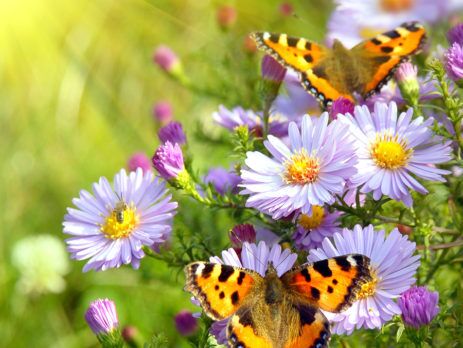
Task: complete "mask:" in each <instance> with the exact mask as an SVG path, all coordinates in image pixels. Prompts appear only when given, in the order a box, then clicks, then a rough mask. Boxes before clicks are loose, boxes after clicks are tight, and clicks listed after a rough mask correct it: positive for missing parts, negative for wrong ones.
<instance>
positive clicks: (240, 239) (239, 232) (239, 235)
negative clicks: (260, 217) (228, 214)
mask: <svg viewBox="0 0 463 348" xmlns="http://www.w3.org/2000/svg"><path fill="white" fill-rule="evenodd" d="M229 237H230V242H231V245H232V247H233V248H234V249H235V250H239V251H241V247H242V246H243V243H244V242H247V243H255V242H256V230H255V229H254V226H253V225H251V224H240V225H235V226H234V227H233V228H232V230H231V231H230V234H229Z"/></svg>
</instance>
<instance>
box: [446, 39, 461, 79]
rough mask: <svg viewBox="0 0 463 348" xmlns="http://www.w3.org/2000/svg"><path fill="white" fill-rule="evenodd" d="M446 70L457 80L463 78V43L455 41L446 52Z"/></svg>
mask: <svg viewBox="0 0 463 348" xmlns="http://www.w3.org/2000/svg"><path fill="white" fill-rule="evenodd" d="M444 57H445V70H446V71H447V75H448V76H449V77H450V78H451V79H452V80H453V81H455V82H459V81H461V80H462V79H463V44H461V45H460V44H459V43H457V42H455V43H454V44H453V45H452V47H450V48H449V49H448V51H447V52H446V53H445V54H444Z"/></svg>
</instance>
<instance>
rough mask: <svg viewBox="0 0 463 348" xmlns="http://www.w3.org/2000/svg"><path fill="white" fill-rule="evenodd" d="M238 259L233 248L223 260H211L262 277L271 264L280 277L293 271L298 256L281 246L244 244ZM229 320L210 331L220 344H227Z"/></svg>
mask: <svg viewBox="0 0 463 348" xmlns="http://www.w3.org/2000/svg"><path fill="white" fill-rule="evenodd" d="M240 256H241V257H238V254H237V253H236V251H235V250H234V249H232V248H230V249H228V250H224V251H222V258H219V257H218V256H214V257H211V258H210V260H209V261H210V262H213V263H220V264H225V265H231V266H236V267H243V268H247V269H251V270H253V271H256V272H258V273H259V274H260V275H261V276H263V277H264V276H265V272H266V271H267V268H268V265H269V263H270V262H271V263H272V264H273V265H274V267H275V268H276V271H277V274H278V276H279V277H281V275H282V274H283V273H285V272H287V271H289V270H290V269H291V267H292V266H293V265H294V262H296V259H297V254H294V253H291V251H290V250H289V249H284V250H282V249H281V246H280V245H279V244H275V245H273V246H272V247H269V246H268V245H267V244H266V243H265V242H260V243H259V244H257V245H256V244H254V243H252V244H250V243H247V242H244V243H243V249H242V251H241V254H240ZM228 320H229V319H228V318H227V319H224V320H220V321H217V322H215V323H214V324H213V325H212V327H211V330H210V333H211V334H212V335H214V336H215V338H216V339H217V342H218V343H219V344H226V343H227V338H226V337H227V335H226V328H227V323H228Z"/></svg>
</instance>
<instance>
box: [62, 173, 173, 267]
mask: <svg viewBox="0 0 463 348" xmlns="http://www.w3.org/2000/svg"><path fill="white" fill-rule="evenodd" d="M167 193H168V191H167V189H166V187H165V182H164V181H162V180H160V179H159V178H155V177H154V175H153V173H151V172H145V173H143V171H142V170H141V169H140V168H138V169H137V171H136V172H131V173H129V174H128V175H127V173H126V172H125V170H124V169H122V170H121V171H120V172H119V173H118V174H116V175H115V176H114V188H112V187H111V185H110V184H109V182H108V180H107V179H106V178H105V177H101V178H100V180H99V182H98V183H95V184H93V194H94V195H92V194H91V193H89V192H87V191H85V190H82V191H80V196H79V198H75V199H73V201H72V202H73V203H74V205H75V206H76V207H77V208H78V209H74V208H68V209H67V211H68V213H67V214H66V215H65V216H64V222H63V227H64V228H63V231H64V233H66V234H70V235H72V237H71V238H69V239H67V240H66V244H67V246H68V247H67V249H68V251H69V252H70V253H71V257H72V258H73V259H76V260H85V259H89V260H88V262H87V264H86V265H85V266H84V268H83V271H84V272H87V271H88V270H90V269H94V270H96V271H105V270H107V269H108V268H118V267H120V266H121V265H123V264H131V265H132V267H133V268H138V267H139V265H140V260H141V258H143V257H144V255H145V254H144V252H143V250H142V247H143V245H146V246H151V245H152V244H154V243H156V242H164V241H165V240H166V239H167V238H168V236H169V234H170V232H171V230H172V227H171V224H172V218H173V216H174V215H175V209H176V208H177V203H176V202H172V201H171V196H170V195H167Z"/></svg>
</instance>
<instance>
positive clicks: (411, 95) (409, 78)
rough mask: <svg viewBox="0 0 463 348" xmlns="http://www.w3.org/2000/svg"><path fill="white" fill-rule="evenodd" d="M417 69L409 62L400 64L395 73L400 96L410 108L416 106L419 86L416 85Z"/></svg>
mask: <svg viewBox="0 0 463 348" xmlns="http://www.w3.org/2000/svg"><path fill="white" fill-rule="evenodd" d="M417 76H418V68H417V67H416V66H415V65H413V64H412V63H410V62H405V63H402V64H400V66H399V68H398V69H397V71H396V73H395V79H396V81H397V83H398V85H399V89H400V94H402V97H403V98H404V99H405V100H406V101H407V103H408V104H409V105H411V106H413V105H417V104H418V99H419V97H420V85H419V83H418V78H417Z"/></svg>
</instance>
